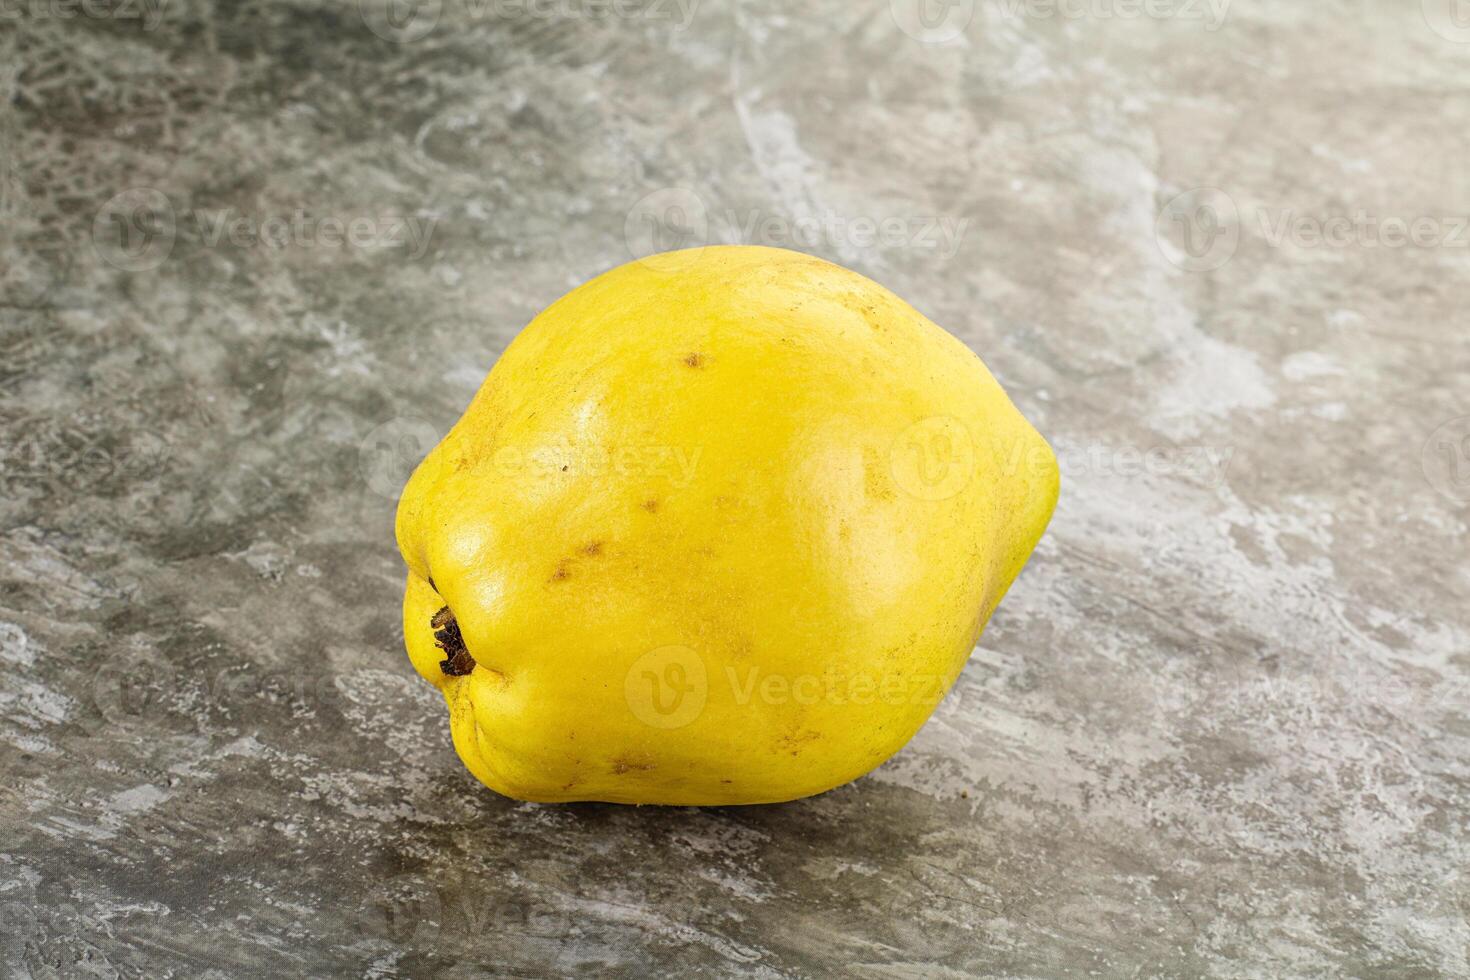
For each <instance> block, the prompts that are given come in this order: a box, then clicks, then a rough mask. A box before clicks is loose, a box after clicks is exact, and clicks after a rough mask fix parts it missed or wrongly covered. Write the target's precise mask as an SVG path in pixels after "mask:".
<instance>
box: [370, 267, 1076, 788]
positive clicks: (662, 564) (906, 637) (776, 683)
mask: <svg viewBox="0 0 1470 980" xmlns="http://www.w3.org/2000/svg"><path fill="white" fill-rule="evenodd" d="M1057 490H1058V471H1057V466H1056V459H1055V457H1054V456H1053V454H1052V452H1051V449H1050V448H1049V447H1048V446H1047V444H1046V442H1045V440H1043V439H1042V437H1041V436H1040V435H1038V434H1037V432H1036V430H1035V429H1033V428H1032V427H1031V425H1030V424H1028V423H1027V421H1026V420H1025V419H1024V418H1022V416H1021V414H1020V412H1018V411H1017V410H1016V408H1015V406H1014V405H1012V404H1011V402H1010V400H1009V399H1008V398H1007V397H1006V394H1005V392H1004V391H1002V390H1001V387H1000V385H999V384H997V382H996V381H995V379H994V378H993V377H992V376H991V374H990V372H989V371H988V370H987V369H986V367H985V365H984V364H983V363H981V361H980V359H979V358H978V357H976V356H975V354H973V353H972V352H971V351H970V350H969V349H967V348H966V347H965V346H964V344H962V343H960V341H958V340H956V339H955V338H954V337H952V336H950V335H949V334H948V333H946V332H944V331H943V330H942V329H940V328H939V327H938V326H936V325H935V324H933V323H931V322H930V321H929V320H927V319H926V318H925V317H924V316H923V315H921V314H920V313H918V312H917V311H916V310H914V309H913V308H912V307H910V306H909V305H908V304H907V303H905V302H903V301H902V300H900V299H899V298H898V297H897V296H895V295H894V294H893V293H891V292H889V291H888V290H887V289H884V288H883V287H882V286H879V285H878V284H876V283H874V282H872V281H871V280H869V279H866V278H864V277H863V276H860V275H858V274H857V273H854V272H851V271H849V270H847V269H844V268H841V267H840V266H837V265H833V264H832V263H830V262H825V261H822V260H820V259H817V258H813V257H811V256H808V255H805V254H802V253H798V252H793V251H786V250H782V249H773V248H764V247H755V246H720V247H706V248H701V249H693V250H686V251H681V252H671V253H665V254H663V255H658V256H652V257H650V258H648V259H644V260H641V261H636V262H632V263H629V264H628V265H624V266H622V267H621V268H618V269H614V270H612V271H611V272H608V273H606V274H604V275H602V276H599V277H598V278H596V279H594V280H592V281H591V282H588V283H586V284H585V285H583V286H580V287H578V288H576V289H574V290H572V291H571V292H570V293H568V294H567V295H566V296H564V297H562V298H561V299H560V300H558V301H556V302H555V303H553V304H552V305H551V306H550V307H548V308H547V309H546V310H545V311H544V312H543V313H541V314H540V315H539V316H537V317H536V318H535V319H534V320H533V321H532V322H531V323H530V325H529V326H527V327H526V328H525V330H524V331H523V332H522V333H521V334H520V335H519V336H518V337H517V338H516V339H515V340H514V342H513V343H511V344H510V345H509V347H508V348H507V349H506V351H505V353H504V354H503V356H502V357H501V358H500V360H499V362H498V363H497V364H496V365H495V367H494V369H493V370H492V371H491V372H490V375H489V377H488V378H486V380H485V382H484V385H483V386H482V387H481V388H480V390H479V392H478V393H477V394H476V395H475V397H474V400H473V401H472V402H471V404H470V406H469V408H468V410H466V412H465V414H464V416H463V417H462V418H461V419H460V420H459V422H458V423H457V424H456V425H455V426H454V428H453V429H452V430H451V431H450V432H449V434H448V435H447V436H445V438H444V440H443V441H442V442H441V443H440V444H439V445H438V446H437V447H435V448H434V450H433V451H432V452H431V453H430V454H429V456H428V457H427V458H426V459H425V460H424V461H423V462H422V463H421V464H420V465H419V467H418V468H417V470H416V471H415V472H414V474H413V476H412V478H411V479H410V480H409V483H408V485H407V487H406V488H405V490H404V492H403V496H402V499H401V501H400V503H399V508H398V517H397V537H398V543H399V548H400V550H401V551H402V553H403V557H404V559H405V561H406V562H407V564H408V567H409V569H410V571H409V574H408V586H407V590H406V594H405V596H404V603H403V613H404V635H405V638H406V643H407V647H408V654H409V657H410V658H411V659H412V661H413V665H414V667H415V668H416V669H417V670H418V672H419V673H420V674H422V675H423V676H424V677H425V678H426V679H427V680H429V681H430V682H431V683H433V684H434V685H435V686H436V687H438V688H439V690H440V691H442V692H443V694H444V698H445V700H446V701H447V702H448V705H449V717H450V730H451V733H452V736H453V741H454V746H455V748H456V750H457V751H458V753H459V756H460V758H461V759H462V760H463V761H464V764H465V765H466V766H467V767H468V768H469V770H470V772H472V773H473V774H474V775H475V776H476V777H477V778H479V779H480V780H481V781H482V782H484V783H485V784H486V785H487V786H489V787H490V788H491V789H494V790H496V791H497V792H499V793H503V794H505V795H506V796H511V797H515V798H518V799H522V800H533V801H540V802H561V801H571V800H603V801H611V802H618V803H663V804H681V805H706V804H732V803H765V802H775V801H782V800H791V799H795V798H798V797H803V796H808V795H810V794H813V793H819V792H822V791H823V790H826V789H829V788H831V787H834V786H838V785H840V784H842V783H845V782H847V781H849V780H852V779H854V778H856V777H858V776H861V775H862V774H864V773H866V772H868V771H869V770H871V769H873V768H874V767H875V766H877V765H878V764H879V763H881V762H883V761H884V760H885V759H887V758H888V757H889V756H891V755H892V754H893V753H894V752H896V751H898V750H899V749H900V748H901V747H902V746H903V745H904V744H905V743H906V742H908V741H909V739H910V738H911V737H912V736H913V735H914V733H915V732H917V731H918V730H919V727H920V726H921V725H923V723H924V721H925V719H927V718H928V717H929V715H930V714H931V712H932V711H933V709H934V707H935V705H936V704H937V703H938V701H939V699H940V698H942V697H943V696H944V694H945V693H946V692H947V691H948V690H949V688H950V686H951V685H952V684H953V683H954V680H955V678H956V677H957V676H958V675H959V672H960V669H961V668H962V667H963V665H964V663H965V660H966V658H967V657H968V656H969V654H970V651H971V649H972V648H973V647H974V645H975V642H976V640H977V639H978V637H979V636H980V632H981V630H982V628H983V627H984V626H985V623H986V620H987V619H988V618H989V617H990V614H991V612H992V611H993V610H994V609H995V607H996V604H997V603H998V602H999V601H1000V599H1001V597H1002V596H1003V595H1004V594H1005V592H1006V589H1007V588H1008V587H1009V586H1010V584H1011V582H1012V581H1013V580H1014V579H1015V577H1016V575H1017V573H1018V572H1019V571H1020V570H1021V566H1022V565H1023V564H1024V563H1025V562H1026V559H1027V557H1028V556H1029V555H1030V553H1031V550H1032V548H1033V547H1034V546H1035V545H1036V542H1037V540H1038V539H1039V538H1040V537H1041V534H1042V531H1043V530H1044V529H1045V527H1046V524H1047V521H1048V520H1049V519H1050V516H1051V513H1052V509H1053V507H1054V505H1055V502H1056V497H1057Z"/></svg>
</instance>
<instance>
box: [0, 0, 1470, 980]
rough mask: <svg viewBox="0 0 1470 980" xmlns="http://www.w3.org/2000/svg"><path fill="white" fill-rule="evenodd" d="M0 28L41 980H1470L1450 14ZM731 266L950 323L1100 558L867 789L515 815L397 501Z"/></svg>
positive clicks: (1467, 204)
mask: <svg viewBox="0 0 1470 980" xmlns="http://www.w3.org/2000/svg"><path fill="white" fill-rule="evenodd" d="M365 2H366V0H365ZM1457 13H1458V14H1459V15H1460V16H1459V17H1458V18H1457V16H1456V15H1457ZM0 15H3V18H4V23H3V24H0V96H3V97H0V214H3V221H0V304H3V306H0V327H3V333H0V447H3V450H4V455H3V464H4V470H3V493H0V763H3V766H0V962H3V967H0V973H3V974H4V975H5V976H19V977H50V976H144V975H146V976H149V977H159V976H217V977H226V976H229V977H234V976H302V975H329V974H330V975H361V976H372V977H388V976H429V975H442V976H479V975H517V976H519V975H535V976H540V975H581V974H585V973H589V972H615V973H621V974H624V975H629V976H645V975H654V974H656V973H665V972H666V973H669V974H675V975H684V976H698V975H706V976H713V975H748V976H833V975H851V976H860V977H874V978H877V977H919V976H924V977H930V976H962V975H964V976H1002V977H1028V978H1029V977H1196V976H1210V977H1339V976H1347V977H1403V978H1410V977H1413V978H1419V977H1464V976H1467V975H1470V924H1467V915H1470V880H1467V877H1466V872H1465V870H1464V869H1465V868H1466V866H1467V862H1470V845H1467V834H1466V821H1467V804H1470V762H1467V758H1470V720H1467V681H1470V657H1467V653H1470V613H1467V609H1470V602H1467V597H1470V561H1467V553H1470V549H1467V547H1466V545H1467V521H1470V420H1467V419H1466V416H1467V415H1470V385H1467V381H1466V378H1467V376H1470V334H1467V327H1470V323H1467V320H1466V310H1465V296H1466V290H1467V288H1470V230H1467V226H1466V218H1467V216H1470V170H1467V168H1466V153H1465V148H1466V144H1465V136H1464V134H1465V133H1466V132H1467V131H1470V89H1467V88H1466V86H1465V79H1466V78H1467V77H1470V75H1467V72H1470V21H1467V20H1466V19H1465V18H1464V17H1463V10H1458V11H1457V9H1456V8H1455V5H1454V3H1452V2H1449V0H1446V2H1443V3H1441V2H1438V0H1425V2H1424V3H1423V4H1422V5H1421V4H1420V3H1418V2H1414V0H1406V2H1403V3H1396V2H1390V0H1360V2H1338V3H1324V4H1305V3H1302V4H1282V3H1267V2H1264V0H1262V2H1246V0H1236V2H1233V3H1228V2H1224V0H1213V2H1211V0H1155V2H1150V3H1147V4H1143V3H1134V2H1130V0H1073V2H1070V3H1068V2H1058V3H1046V2H1041V0H1024V2H1013V0H981V2H978V3H975V2H970V0H955V2H952V3H949V4H948V5H946V4H945V3H943V2H940V0H934V2H933V3H929V4H925V5H924V6H922V7H921V6H920V5H919V4H918V3H917V2H908V0H895V3H893V4H888V3H886V2H875V0H864V2H861V3H849V2H839V0H829V2H821V3H817V2H810V3H803V4H778V3H774V2H769V3H746V2H741V3H732V4H723V3H721V4H717V3H715V2H713V0H705V2H703V3H699V4H697V5H696V4H693V3H680V2H677V0H659V3H658V4H656V5H654V6H648V7H645V6H640V5H631V4H623V3H618V4H612V3H596V2H593V0H557V2H555V3H547V4H541V5H534V6H533V5H526V4H517V3H510V2H503V3H498V2H496V0H442V2H441V0H428V2H426V3H423V4H421V5H420V6H419V7H418V8H397V9H396V10H389V9H387V8H377V7H370V6H369V7H358V6H354V5H353V4H351V3H338V4H330V5H317V4H312V3H307V2H299V3H298V2H289V0H278V2H268V3H259V4H242V5H236V4H223V3H221V4H218V5H212V4H208V3H203V2H194V0H169V2H167V3H160V2H159V0H130V2H129V3H128V4H127V5H115V4H114V2H113V0H98V2H96V3H89V4H88V5H86V6H72V5H69V4H67V3H64V2H62V0H23V2H21V0H17V2H14V3H7V4H4V5H3V8H0ZM344 236H346V237H347V238H348V239H349V240H348V241H347V242H346V243H345V244H344V243H343V239H344ZM699 241H747V242H763V243H767V244H778V245H782V244H785V245H795V246H796V247H800V248H804V249H807V250H809V251H812V252H816V253H818V254H822V255H825V256H828V257H830V258H833V259H836V260H838V261H842V262H844V263H845V264H848V265H850V266H852V267H854V268H857V269H858V270H860V271H862V272H865V273H867V274H868V275H871V276H873V277H875V278H877V279H878V280H880V281H881V282H883V283H885V284H886V285H888V286H890V287H891V288H893V289H894V290H895V291H897V292H898V293H899V294H900V295H902V296H904V297H905V298H907V299H909V300H910V301H912V302H913V303H915V304H916V305H917V306H918V307H919V308H920V309H922V310H923V311H924V312H926V313H927V314H929V315H930V316H931V317H932V318H933V319H935V320H936V321H938V322H939V323H941V324H944V325H945V326H947V327H948V328H949V329H950V330H952V331H954V332H955V333H956V334H958V335H959V336H960V337H961V338H963V339H964V341H965V342H966V343H968V344H969V345H971V346H972V347H973V348H974V349H975V350H976V351H977V352H979V353H980V354H981V355H982V356H983V357H984V358H985V359H986V360H987V362H988V363H989V364H990V366H991V367H992V368H993V369H994V370H995V372H996V373H997V374H998V376H999V377H1000V378H1001V379H1002V381H1003V382H1004V383H1005V384H1006V385H1007V386H1008V388H1009V390H1010V391H1011V392H1012V394H1013V397H1014V398H1015V399H1016V401H1017V403H1018V404H1019V405H1020V406H1021V407H1022V409H1023V410H1024V411H1025V412H1026V413H1027V415H1028V416H1029V417H1030V418H1031V419H1033V420H1034V421H1035V423H1036V424H1037V425H1038V427H1039V428H1041V430H1042V431H1043V432H1044V433H1046V434H1047V435H1048V437H1049V438H1051V440H1052V441H1053V443H1054V444H1055V445H1056V446H1057V447H1058V449H1059V451H1060V452H1061V455H1062V457H1063V464H1064V489H1063V495H1062V501H1061V504H1060V507H1059V509H1058V512H1057V515H1056V518H1055V520H1054V522H1053V524H1052V529H1051V531H1050V533H1049V535H1048V537H1047V538H1046V540H1045V541H1044V542H1043V544H1042V545H1041V548H1040V550H1039V551H1038V553H1037V555H1036V557H1035V558H1034V559H1033V561H1032V564H1031V565H1030V566H1029V568H1028V569H1027V571H1026V572H1025V573H1024V574H1023V576H1022V577H1021V579H1020V581H1019V582H1018V584H1017V585H1016V587H1015V588H1014V590H1013V592H1012V594H1011V595H1010V596H1009V597H1008V599H1007V601H1006V602H1005V603H1004V604H1003V605H1002V607H1001V609H1000V611H999V613H998V614H997V616H996V617H995V619H994V620H993V622H992V624H991V626H990V629H989V631H988V632H987V633H986V635H985V637H984V638H983V640H982V643H981V647H980V649H978V650H977V651H976V653H975V655H974V657H973V659H972V661H971V663H970V665H969V667H968V668H967V670H966V672H965V674H964V676H963V677H962V679H961V681H960V682H959V684H958V685H957V687H956V689H955V690H954V692H953V694H952V695H951V697H950V698H949V699H948V700H947V701H946V702H945V703H944V704H943V705H942V706H941V708H940V709H939V711H938V713H937V715H936V716H935V717H934V719H933V720H932V721H931V722H930V724H929V725H928V726H927V727H926V728H925V729H924V730H923V732H922V733H921V734H920V735H919V736H918V738H917V739H916V740H915V741H914V742H913V743H912V745H911V746H910V747H909V748H908V749H906V750H905V751H904V752H902V753H901V754H900V755H898V756H897V757H896V758H894V759H893V760H892V761H891V762H889V763H888V764H886V765H885V766H883V767H882V768H881V769H879V770H878V771H876V772H875V773H873V774H872V775H871V776H869V777H867V778H865V779H862V780H860V781H859V782H857V783H855V784H853V785H850V786H847V787H845V788H842V789H840V790H837V791H834V792H832V793H829V794H826V795H824V796H822V797H819V798H816V799H810V800H806V801H803V802H799V803H793V804H789V805H784V806H775V807H764V808H749V809H739V808H732V809H715V810H704V811H701V810H661V809H653V808H643V809H632V808H619V807H614V806H601V805H579V806H567V807H547V806H533V805H525V804H518V803H514V802H511V801H507V800H505V799H501V798H498V797H496V796H495V795H493V794H491V793H490V792H489V791H487V790H484V789H482V788H481V787H479V786H478V784H476V783H475V782H474V781H473V780H472V779H471V778H470V777H469V776H468V775H467V774H466V773H465V772H464V771H463V769H462V767H461V766H460V764H459V762H458V761H457V759H456V758H455V756H454V754H453V752H452V749H451V747H450V745H449V741H448V733H447V726H446V724H445V719H444V712H443V708H442V704H441V702H440V701H439V699H438V697H437V695H436V694H435V693H434V691H432V690H431V689H430V688H429V687H428V686H427V685H425V684H423V683H422V682H421V681H419V680H418V679H417V678H416V677H415V676H414V675H413V673H412V671H411V669H410V666H409V664H408V661H407V659H406V657H405V656H404V655H403V653H402V650H401V646H400V643H401V638H400V635H399V634H400V627H399V624H398V616H399V611H398V602H399V590H400V586H401V575H402V570H401V565H400V562H399V560H398V557H397V555H396V552H395V549H394V546H393V542H392V534H391V518H392V512H393V505H394V500H395V495H396V492H397V490H398V487H399V486H400V484H401V482H402V480H403V479H404V477H405V476H406V474H407V471H408V467H410V466H411V465H412V463H413V462H414V461H416V460H417V458H418V457H419V455H421V454H422V453H423V452H424V451H425V450H427V448H428V446H429V445H430V444H431V443H432V442H433V440H434V439H436V438H437V437H438V435H439V434H441V433H442V432H443V431H444V430H445V429H446V428H447V427H448V426H449V425H450V423H451V422H452V421H453V420H454V419H455V418H456V417H457V415H458V414H459V412H460V411H461V410H462V408H463V407H464V405H465V404H466V403H467V401H468V399H469V398H470V395H471V394H472V392H473V391H474V389H475V387H476V385H477V384H478V382H479V381H480V379H481V378H482V377H483V375H484V373H485V371H486V370H487V369H488V368H489V366H490V365H491V363H492V362H493V361H494V360H495V358H496V355H497V354H498V353H499V352H500V351H501V349H502V348H503V347H504V345H505V344H506V343H507V341H508V340H509V339H510V338H511V337H512V336H513V335H514V334H515V332H516V331H517V329H518V328H519V327H521V326H522V325H523V324H524V323H525V322H526V321H527V320H528V319H529V318H530V317H531V316H532V315H533V314H534V313H535V312H536V311H537V310H539V309H540V308H541V307H542V306H544V305H545V304H546V303H548V302H549V301H551V300H552V299H554V298H555V297H557V296H558V295H560V294H561V293H562V292H564V291H565V290H566V289H568V288H570V287H571V286H573V285H575V284H577V283H580V282H582V281H584V280H585V279H587V278H588V277H590V276H592V275H594V274H595V273H597V272H599V271H602V270H604V269H606V268H609V267H611V266H612V265H615V264H618V263H620V262H623V261H626V260H627V259H628V258H630V257H631V256H633V255H635V254H640V253H641V252H642V251H646V250H647V249H650V248H652V247H654V245H655V244H656V243H657V244H662V245H666V246H672V245H674V244H681V243H682V244H693V243H698V242H699Z"/></svg>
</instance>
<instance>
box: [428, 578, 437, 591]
mask: <svg viewBox="0 0 1470 980" xmlns="http://www.w3.org/2000/svg"><path fill="white" fill-rule="evenodd" d="M429 588H431V589H433V590H434V592H435V593H438V591H439V586H437V585H435V584H434V576H432V575H430V576H429Z"/></svg>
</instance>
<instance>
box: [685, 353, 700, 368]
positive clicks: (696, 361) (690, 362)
mask: <svg viewBox="0 0 1470 980" xmlns="http://www.w3.org/2000/svg"><path fill="white" fill-rule="evenodd" d="M684 363H685V364H686V365H687V366H689V367H692V368H702V367H704V355H703V354H700V353H698V352H697V351H696V352H695V353H693V354H686V355H685V356H684Z"/></svg>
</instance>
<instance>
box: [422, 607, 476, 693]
mask: <svg viewBox="0 0 1470 980" xmlns="http://www.w3.org/2000/svg"><path fill="white" fill-rule="evenodd" d="M429 626H430V627H432V628H433V630H434V645H435V646H436V647H438V648H439V649H440V650H443V651H444V654H445V659H443V660H441V661H439V669H440V670H442V671H444V673H446V674H448V675H449V676H450V677H463V676H464V675H466V674H468V673H469V672H470V671H472V670H474V669H475V658H474V657H472V656H470V651H469V650H468V649H467V648H466V647H465V645H464V636H463V635H462V634H461V633H460V631H459V623H458V622H457V621H456V620H455V618H454V613H452V612H450V611H449V607H448V606H445V607H444V608H443V609H440V610H439V611H438V612H436V613H435V614H434V615H433V616H432V617H431V618H430V619H429Z"/></svg>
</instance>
